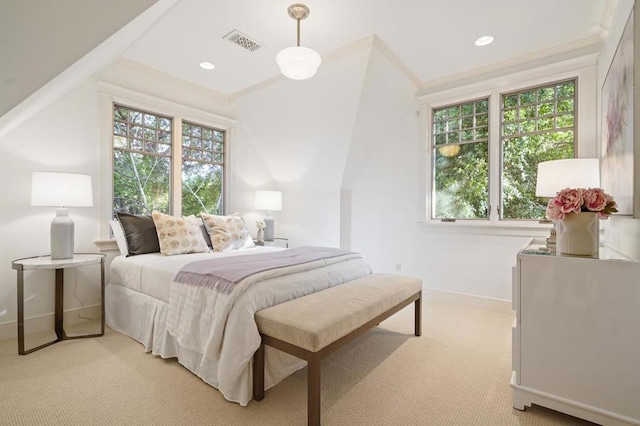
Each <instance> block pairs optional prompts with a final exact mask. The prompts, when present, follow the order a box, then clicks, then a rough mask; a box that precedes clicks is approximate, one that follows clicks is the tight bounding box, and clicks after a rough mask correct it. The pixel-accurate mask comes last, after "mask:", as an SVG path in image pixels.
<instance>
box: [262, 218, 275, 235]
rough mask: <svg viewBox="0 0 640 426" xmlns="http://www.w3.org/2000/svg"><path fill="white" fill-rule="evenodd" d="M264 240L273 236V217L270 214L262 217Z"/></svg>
mask: <svg viewBox="0 0 640 426" xmlns="http://www.w3.org/2000/svg"><path fill="white" fill-rule="evenodd" d="M264 225H265V227H264V240H265V241H273V238H274V233H275V230H274V225H273V217H272V216H271V215H268V216H265V218H264Z"/></svg>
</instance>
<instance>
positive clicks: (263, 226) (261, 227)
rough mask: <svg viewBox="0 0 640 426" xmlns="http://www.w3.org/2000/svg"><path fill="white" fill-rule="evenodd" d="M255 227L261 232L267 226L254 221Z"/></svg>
mask: <svg viewBox="0 0 640 426" xmlns="http://www.w3.org/2000/svg"><path fill="white" fill-rule="evenodd" d="M256 227H257V228H258V229H259V230H261V231H262V230H263V229H264V228H266V227H267V224H266V223H264V220H256Z"/></svg>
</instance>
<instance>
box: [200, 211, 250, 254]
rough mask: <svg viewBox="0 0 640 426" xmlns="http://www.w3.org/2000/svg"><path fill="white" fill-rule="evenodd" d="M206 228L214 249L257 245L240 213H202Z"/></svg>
mask: <svg viewBox="0 0 640 426" xmlns="http://www.w3.org/2000/svg"><path fill="white" fill-rule="evenodd" d="M200 217H201V218H202V220H203V222H204V226H205V228H207V232H208V233H209V236H210V237H211V244H212V245H213V251H231V250H238V249H242V248H249V247H255V244H253V239H252V238H251V235H249V231H248V230H247V227H246V225H245V223H244V219H243V218H242V216H240V214H238V213H233V214H231V215H229V216H216V215H212V214H206V213H200Z"/></svg>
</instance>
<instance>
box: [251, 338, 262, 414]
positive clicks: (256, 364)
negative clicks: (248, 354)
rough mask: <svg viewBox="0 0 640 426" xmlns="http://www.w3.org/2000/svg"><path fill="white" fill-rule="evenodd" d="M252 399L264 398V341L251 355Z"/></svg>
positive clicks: (259, 399)
mask: <svg viewBox="0 0 640 426" xmlns="http://www.w3.org/2000/svg"><path fill="white" fill-rule="evenodd" d="M253 399H254V400H256V401H262V400H263V399H264V343H262V342H261V343H260V347H259V348H258V350H257V351H256V353H255V354H254V355H253Z"/></svg>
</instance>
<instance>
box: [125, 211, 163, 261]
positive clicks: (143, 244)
mask: <svg viewBox="0 0 640 426" xmlns="http://www.w3.org/2000/svg"><path fill="white" fill-rule="evenodd" d="M116 215H117V216H118V220H119V221H120V225H121V226H122V230H123V231H124V236H125V238H126V240H127V250H128V252H129V254H128V255H127V256H135V255H137V254H145V253H159V252H160V242H159V241H158V232H157V231H156V225H155V224H154V223H153V218H152V217H151V216H147V215H140V214H129V213H120V212H118V213H116Z"/></svg>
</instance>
